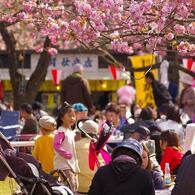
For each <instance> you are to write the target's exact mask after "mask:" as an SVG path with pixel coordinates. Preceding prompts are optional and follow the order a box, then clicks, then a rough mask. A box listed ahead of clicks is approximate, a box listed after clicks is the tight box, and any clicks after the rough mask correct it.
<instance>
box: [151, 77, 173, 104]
mask: <svg viewBox="0 0 195 195" xmlns="http://www.w3.org/2000/svg"><path fill="white" fill-rule="evenodd" d="M152 89H153V95H154V100H155V103H156V105H157V107H158V108H159V107H160V106H161V105H162V104H164V103H169V102H170V101H171V100H172V97H171V95H170V93H169V91H168V89H167V88H166V87H165V86H164V85H163V84H162V83H160V82H158V81H156V80H154V81H152Z"/></svg>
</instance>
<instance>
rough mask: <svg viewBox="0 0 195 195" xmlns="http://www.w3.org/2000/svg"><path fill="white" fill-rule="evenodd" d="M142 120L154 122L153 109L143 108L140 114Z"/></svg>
mask: <svg viewBox="0 0 195 195" xmlns="http://www.w3.org/2000/svg"><path fill="white" fill-rule="evenodd" d="M140 118H141V119H142V120H152V119H153V114H152V110H151V108H150V107H145V108H143V109H142V111H141V113H140Z"/></svg>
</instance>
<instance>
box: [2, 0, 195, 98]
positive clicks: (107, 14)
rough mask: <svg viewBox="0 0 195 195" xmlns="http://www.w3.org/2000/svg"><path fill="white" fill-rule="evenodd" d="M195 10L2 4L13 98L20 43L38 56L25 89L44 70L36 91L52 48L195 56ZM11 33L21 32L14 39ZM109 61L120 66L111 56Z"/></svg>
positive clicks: (151, 3) (148, 1)
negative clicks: (171, 53) (168, 51)
mask: <svg viewBox="0 0 195 195" xmlns="http://www.w3.org/2000/svg"><path fill="white" fill-rule="evenodd" d="M194 10H195V1H194V0H28V1H27V0H9V1H6V0H0V32H1V35H2V38H3V40H4V42H5V44H6V49H7V51H9V52H10V59H9V60H10V64H12V66H13V67H15V68H13V67H12V68H10V75H11V81H12V85H13V87H14V94H15V95H16V94H17V90H18V89H17V86H16V85H17V84H16V85H14V81H13V80H14V78H15V77H18V79H19V80H21V78H22V77H21V75H19V74H18V72H17V69H16V68H17V60H16V55H15V53H16V50H17V49H19V48H20V47H21V45H22V47H23V49H27V48H34V49H35V50H36V51H38V52H41V57H40V60H39V63H38V65H37V69H36V70H35V72H34V73H33V74H32V77H31V78H30V80H29V83H28V84H27V91H28V89H29V90H30V88H31V87H32V86H33V85H34V84H35V83H37V80H36V78H37V76H36V75H37V74H38V73H40V72H41V70H42V72H43V73H41V74H42V77H41V78H42V79H41V80H40V82H38V83H37V88H36V90H38V87H39V86H40V84H41V82H42V81H43V80H44V77H45V75H46V72H47V67H48V64H49V58H50V57H49V56H50V55H54V54H56V53H57V50H56V49H68V48H70V47H74V48H77V47H84V48H86V49H97V50H101V51H102V52H103V51H107V50H108V49H112V50H115V51H117V52H121V53H127V54H133V53H135V52H136V51H137V50H143V51H146V52H147V51H148V52H162V51H163V52H166V51H167V48H171V52H175V53H178V54H179V55H180V56H188V57H194V56H195V44H194V43H195V11H194ZM14 29H17V32H22V33H19V34H17V36H18V37H17V36H16V34H14ZM15 31H16V30H15ZM21 37H22V38H21ZM19 38H20V39H19ZM14 39H15V40H23V41H22V42H21V41H15V40H14ZM43 39H45V43H44V42H43ZM30 40H31V41H30ZM43 59H44V60H43ZM46 59H47V60H46ZM110 60H111V61H113V63H118V62H116V61H115V60H113V58H112V57H111V58H110ZM14 64H15V65H14ZM179 68H180V67H179ZM181 69H182V70H183V71H185V72H187V73H189V74H191V75H192V76H195V74H194V73H193V72H191V71H189V70H185V69H184V68H181ZM31 79H32V80H31ZM15 87H16V88H15ZM27 96H28V95H27V94H26V99H29V97H27ZM31 97H33V98H34V97H35V96H32V95H31ZM33 98H31V100H30V101H32V100H33ZM15 100H16V99H15Z"/></svg>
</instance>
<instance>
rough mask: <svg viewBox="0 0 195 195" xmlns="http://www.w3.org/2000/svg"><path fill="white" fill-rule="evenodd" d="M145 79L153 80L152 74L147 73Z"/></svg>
mask: <svg viewBox="0 0 195 195" xmlns="http://www.w3.org/2000/svg"><path fill="white" fill-rule="evenodd" d="M145 77H146V78H150V79H152V80H154V74H153V73H152V72H148V73H147V74H146V75H145Z"/></svg>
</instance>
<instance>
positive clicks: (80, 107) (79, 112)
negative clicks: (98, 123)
mask: <svg viewBox="0 0 195 195" xmlns="http://www.w3.org/2000/svg"><path fill="white" fill-rule="evenodd" d="M72 107H73V108H74V110H75V114H76V123H75V125H74V126H75V127H74V129H75V133H76V136H75V141H78V140H80V139H81V132H80V131H79V130H78V129H77V127H76V126H77V122H78V121H80V120H83V119H88V108H87V107H86V106H85V105H84V104H83V103H75V104H73V105H72Z"/></svg>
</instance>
